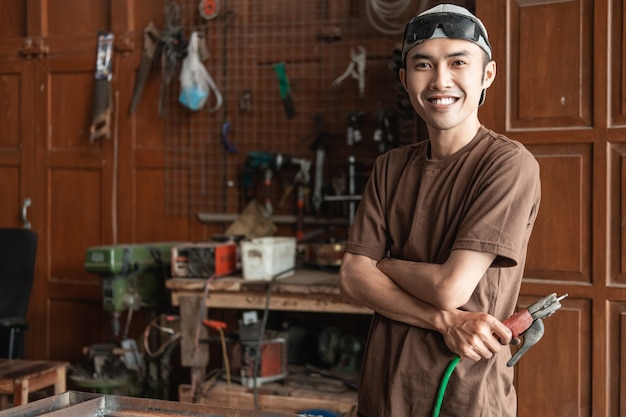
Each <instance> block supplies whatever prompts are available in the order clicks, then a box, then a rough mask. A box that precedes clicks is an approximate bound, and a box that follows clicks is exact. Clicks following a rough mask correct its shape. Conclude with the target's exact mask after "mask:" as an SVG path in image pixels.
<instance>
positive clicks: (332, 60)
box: [161, 0, 430, 215]
mask: <svg viewBox="0 0 626 417" xmlns="http://www.w3.org/2000/svg"><path fill="white" fill-rule="evenodd" d="M372 1H373V0H271V1H270V0H264V1H259V0H256V1H254V0H221V1H218V0H215V1H213V2H206V3H212V6H213V8H212V9H211V10H210V12H211V13H212V14H211V16H210V17H211V18H210V19H204V18H203V17H202V15H201V8H200V3H201V2H200V1H198V0H171V1H166V6H165V13H166V22H168V23H166V25H169V26H170V28H171V27H177V28H178V29H179V30H180V33H181V36H182V40H183V41H184V40H188V39H189V38H190V34H191V33H192V32H194V31H196V32H198V33H199V34H201V35H202V36H203V37H204V39H205V41H206V46H207V50H208V58H207V59H206V61H204V65H205V67H206V68H207V70H208V73H209V74H210V76H211V78H212V79H213V80H214V82H215V85H216V86H217V89H218V91H219V94H221V96H222V99H223V101H222V103H221V106H220V107H219V108H218V109H216V110H214V109H213V107H214V105H215V104H216V101H215V100H216V97H217V94H216V93H215V92H211V93H210V95H209V98H208V101H207V103H206V105H205V107H203V108H202V109H200V110H198V111H191V110H189V109H188V108H186V107H184V106H183V105H182V104H181V103H180V102H179V101H178V95H179V93H180V83H179V81H178V75H179V72H180V63H181V60H182V59H178V61H176V62H175V63H173V64H172V68H171V74H169V75H168V76H169V77H170V78H171V80H170V81H169V82H168V83H165V84H166V85H165V89H164V97H163V102H162V109H161V111H162V116H161V117H162V119H163V121H164V126H165V132H164V136H165V167H166V175H165V176H166V183H165V195H166V211H167V212H168V213H169V214H173V215H196V214H197V213H200V212H204V213H231V214H232V213H238V212H240V211H241V210H242V209H243V207H244V205H245V204H246V203H247V200H248V199H249V198H263V195H262V193H263V191H258V190H259V189H260V188H259V187H262V185H260V184H261V183H262V181H263V178H262V173H260V172H259V173H258V174H259V175H258V177H257V178H256V180H257V182H256V183H255V184H257V185H255V187H254V190H253V193H252V194H250V193H247V192H244V190H242V186H243V180H242V170H243V167H244V165H245V163H246V159H247V157H248V155H249V152H255V151H261V152H267V153H273V154H284V155H287V156H289V157H293V158H301V159H305V160H310V161H311V162H312V167H311V172H310V174H311V186H312V185H313V178H314V175H315V172H314V170H315V149H314V148H315V146H314V145H315V144H316V143H317V144H319V142H316V141H317V140H320V138H323V141H324V144H325V151H326V158H325V164H324V176H323V177H324V183H325V190H328V189H330V188H329V187H330V184H331V182H332V180H333V179H334V178H337V177H339V178H340V177H341V176H342V175H343V176H344V178H345V174H346V172H347V170H348V162H347V161H348V157H350V156H353V157H354V158H355V160H356V164H355V165H356V167H357V178H358V181H357V187H360V186H362V184H364V182H365V181H366V179H367V174H368V173H369V169H370V167H371V163H372V162H373V160H374V158H375V157H376V155H378V154H379V153H380V152H384V151H385V150H386V149H388V148H389V147H390V146H395V145H397V144H401V143H402V142H406V141H411V140H413V139H414V138H413V135H414V125H415V121H414V120H413V117H414V115H413V113H412V112H411V111H407V105H408V102H407V101H406V100H404V102H402V93H403V91H400V90H401V89H400V88H399V84H398V81H397V70H396V69H395V67H394V50H397V49H398V48H399V47H400V45H401V40H402V30H403V27H404V24H405V22H406V21H408V19H409V18H410V17H411V16H413V15H415V14H416V13H418V12H419V11H421V10H424V9H425V8H427V7H429V6H430V2H429V1H425V0H421V1H417V0H395V1H387V3H396V8H395V10H400V13H396V14H397V16H394V17H391V18H387V19H386V21H385V20H380V21H378V22H376V21H374V20H372V9H369V11H368V8H369V7H370V2H372ZM381 2H382V3H384V1H382V0H378V1H377V2H376V3H381ZM399 7H401V8H400V9H399ZM374 15H375V13H374ZM375 26H377V27H378V29H377V28H375ZM381 28H385V32H386V33H383V32H382V31H381V30H382V29H381ZM360 52H363V53H364V54H365V56H366V61H365V74H366V76H365V84H364V86H363V89H362V90H361V89H360V87H359V80H358V79H356V78H353V77H352V76H350V75H349V76H347V77H346V78H345V79H343V80H342V81H341V82H339V83H337V82H335V83H334V81H335V80H337V79H338V78H339V77H340V76H341V75H342V74H344V73H345V72H346V71H348V70H349V68H350V66H351V63H352V62H353V54H354V56H358V54H359V53H360ZM179 58H180V57H179ZM173 60H175V58H173ZM281 74H282V75H284V77H282V78H281V77H280V75H281ZM285 81H287V82H288V83H287V86H288V91H289V95H288V96H287V97H285V95H284V93H285V91H284V90H281V85H282V87H283V88H284V87H285ZM281 82H282V84H281ZM289 99H290V100H291V105H289V103H290V102H289ZM383 114H391V115H392V116H393V117H394V119H395V120H396V121H397V125H395V129H394V134H395V137H393V140H392V141H390V142H389V143H381V142H377V141H376V140H375V139H374V137H375V134H376V132H377V128H379V127H380V125H381V120H382V118H381V115H383ZM354 115H358V118H357V119H354V118H353V119H351V116H354ZM351 120H352V121H353V122H354V121H355V120H358V122H357V123H356V124H355V125H356V126H357V127H358V132H359V133H360V134H361V137H362V140H361V141H360V142H353V143H352V144H350V143H349V142H350V140H349V139H350V133H351V132H352V133H354V130H350V128H351V126H352V125H351ZM379 132H380V131H379ZM392 142H393V143H392ZM297 170H298V168H297V167H296V166H284V167H283V168H282V169H280V170H278V171H277V172H275V173H274V175H273V178H272V185H271V199H272V200H273V201H274V208H275V213H276V214H280V213H286V214H294V213H295V211H296V204H295V201H296V195H295V193H292V194H291V195H286V194H285V193H286V190H288V189H289V185H290V184H292V183H293V181H294V177H295V175H296V173H297ZM248 191H250V190H248ZM257 191H258V194H257ZM325 192H326V191H325ZM281 202H282V203H281ZM307 202H308V200H307ZM307 211H308V212H311V208H310V206H308V205H307ZM315 214H317V215H327V214H329V213H328V211H327V210H326V211H324V210H322V211H321V212H317V213H315ZM331 214H332V213H331ZM335 214H336V213H335ZM340 214H342V213H340Z"/></svg>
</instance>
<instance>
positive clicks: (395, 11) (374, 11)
mask: <svg viewBox="0 0 626 417" xmlns="http://www.w3.org/2000/svg"><path fill="white" fill-rule="evenodd" d="M412 2H413V0H367V1H366V3H365V12H366V14H367V19H368V20H369V22H370V24H371V25H372V26H373V27H374V29H376V30H377V31H379V32H381V33H384V34H386V35H396V34H399V33H402V32H403V31H404V26H405V25H406V22H405V21H404V19H402V17H403V16H404V15H405V12H406V11H407V9H408V8H409V6H410V5H411V3H412Z"/></svg>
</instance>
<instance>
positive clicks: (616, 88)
mask: <svg viewBox="0 0 626 417" xmlns="http://www.w3.org/2000/svg"><path fill="white" fill-rule="evenodd" d="M610 35H611V44H610V45H611V46H610V48H611V56H612V58H611V66H610V68H611V83H610V85H609V90H610V93H609V97H610V100H611V102H610V112H611V114H610V120H611V123H612V125H621V126H623V125H625V124H626V53H625V52H624V46H625V45H626V7H624V4H623V2H622V1H618V0H613V1H611V33H610Z"/></svg>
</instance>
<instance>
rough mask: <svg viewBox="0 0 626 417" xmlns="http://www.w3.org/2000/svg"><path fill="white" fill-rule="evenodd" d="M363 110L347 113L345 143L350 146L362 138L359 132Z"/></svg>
mask: <svg viewBox="0 0 626 417" xmlns="http://www.w3.org/2000/svg"><path fill="white" fill-rule="evenodd" d="M363 116H364V114H363V112H352V113H350V114H349V115H348V128H347V129H346V145H348V146H352V145H354V144H355V143H357V142H361V141H362V140H363V134H362V133H361V120H362V119H363Z"/></svg>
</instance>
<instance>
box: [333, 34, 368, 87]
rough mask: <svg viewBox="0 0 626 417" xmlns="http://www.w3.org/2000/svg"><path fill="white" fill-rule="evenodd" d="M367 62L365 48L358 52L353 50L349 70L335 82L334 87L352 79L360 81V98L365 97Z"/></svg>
mask: <svg viewBox="0 0 626 417" xmlns="http://www.w3.org/2000/svg"><path fill="white" fill-rule="evenodd" d="M366 62H367V52H366V50H365V48H364V47H362V46H360V45H359V46H358V47H357V51H355V50H354V49H352V50H351V51H350V64H348V68H346V70H345V71H344V73H343V74H341V75H340V76H339V77H337V78H336V79H335V81H333V87H339V86H340V85H341V84H342V83H343V81H344V80H345V79H346V78H348V77H352V78H354V79H355V80H357V81H358V88H359V97H360V98H363V97H364V96H365V65H366Z"/></svg>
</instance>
